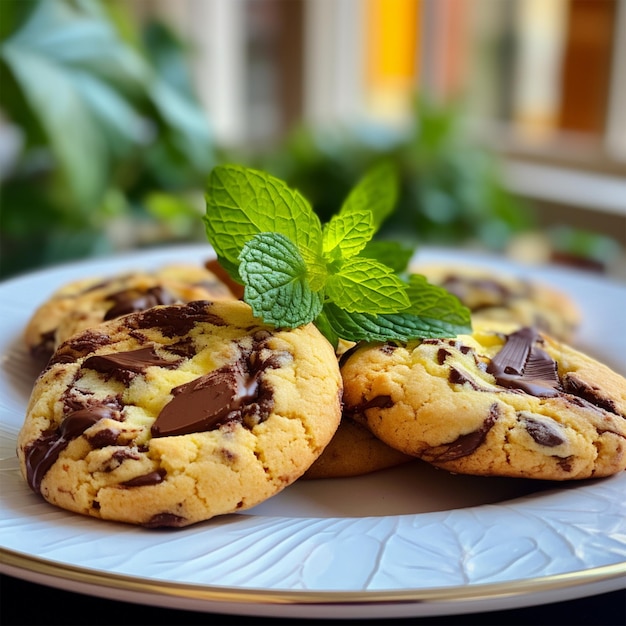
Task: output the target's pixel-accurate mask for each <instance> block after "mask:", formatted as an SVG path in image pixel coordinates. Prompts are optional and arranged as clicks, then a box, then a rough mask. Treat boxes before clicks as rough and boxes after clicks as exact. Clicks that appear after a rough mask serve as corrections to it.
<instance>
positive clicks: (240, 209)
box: [204, 165, 322, 279]
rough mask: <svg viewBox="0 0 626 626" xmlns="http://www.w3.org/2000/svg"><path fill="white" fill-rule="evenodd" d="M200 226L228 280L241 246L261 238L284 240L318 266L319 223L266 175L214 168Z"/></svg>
mask: <svg viewBox="0 0 626 626" xmlns="http://www.w3.org/2000/svg"><path fill="white" fill-rule="evenodd" d="M204 224H205V228H206V234H207V238H208V240H209V243H211V245H212V246H213V248H214V249H215V252H216V254H217V256H218V258H219V259H220V261H221V262H222V263H223V265H224V267H225V268H226V269H227V270H228V271H229V273H231V275H233V271H234V268H235V267H236V266H237V265H238V264H239V254H240V252H241V250H242V248H243V246H244V244H245V243H246V242H247V241H249V240H250V239H251V238H252V237H254V236H255V235H257V234H259V233H263V232H276V233H280V234H282V235H285V236H286V237H287V238H288V239H290V240H291V241H292V242H293V243H294V244H295V245H296V246H297V248H298V250H299V251H300V254H301V255H302V257H303V258H304V260H305V262H306V263H307V264H309V265H311V266H312V267H316V266H321V265H322V261H321V249H322V227H321V224H320V220H319V217H318V216H317V214H316V213H314V211H313V209H312V208H311V206H310V204H309V203H308V202H307V200H306V199H305V198H304V197H303V196H302V195H301V194H300V193H299V192H298V191H295V190H293V189H290V188H289V187H287V185H286V184H285V183H284V182H283V181H281V180H279V179H278V178H274V177H273V176H270V175H269V174H266V173H264V172H260V171H257V170H253V169H249V168H245V167H242V166H239V165H221V166H217V167H215V168H213V170H212V171H211V174H210V176H209V181H208V185H207V192H206V213H205V216H204ZM321 273H322V272H321V270H318V272H317V274H321ZM313 275H314V276H315V275H316V273H315V272H313ZM233 278H235V279H236V278H237V276H236V275H233Z"/></svg>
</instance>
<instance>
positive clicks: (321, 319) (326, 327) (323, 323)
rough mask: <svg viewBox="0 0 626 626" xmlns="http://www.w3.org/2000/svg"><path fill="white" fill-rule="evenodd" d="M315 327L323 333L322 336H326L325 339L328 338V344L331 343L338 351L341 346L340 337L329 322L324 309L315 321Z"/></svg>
mask: <svg viewBox="0 0 626 626" xmlns="http://www.w3.org/2000/svg"><path fill="white" fill-rule="evenodd" d="M315 326H317V329H318V330H319V331H320V332H321V333H322V335H324V337H326V339H327V340H328V343H330V344H331V345H332V346H333V348H335V350H336V349H337V346H338V345H339V339H340V337H339V335H337V333H336V332H335V330H334V329H333V327H332V325H331V324H330V322H329V321H328V318H327V317H326V313H325V311H324V309H322V311H321V313H320V314H319V315H318V316H317V318H316V319H315Z"/></svg>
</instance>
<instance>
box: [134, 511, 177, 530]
mask: <svg viewBox="0 0 626 626" xmlns="http://www.w3.org/2000/svg"><path fill="white" fill-rule="evenodd" d="M185 521H186V520H185V518H184V517H181V516H180V515H174V513H158V514H157V515H153V516H152V517H151V518H150V520H149V521H147V522H146V523H145V524H143V526H144V528H164V527H173V528H177V527H179V526H183V525H184V524H185Z"/></svg>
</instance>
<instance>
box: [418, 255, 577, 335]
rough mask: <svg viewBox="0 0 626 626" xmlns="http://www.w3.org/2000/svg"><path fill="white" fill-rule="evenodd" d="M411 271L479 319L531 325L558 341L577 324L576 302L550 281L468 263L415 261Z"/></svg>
mask: <svg viewBox="0 0 626 626" xmlns="http://www.w3.org/2000/svg"><path fill="white" fill-rule="evenodd" d="M411 271H412V272H414V273H417V274H422V275H424V276H426V278H427V279H428V281H429V282H430V283H432V284H435V285H440V286H441V287H444V288H445V289H447V290H448V291H449V292H450V293H452V294H454V295H455V296H457V298H459V300H460V301H461V302H462V303H463V304H464V305H465V306H466V307H467V308H468V309H470V311H471V313H472V320H473V321H476V322H479V323H480V322H488V323H492V324H493V323H506V324H508V323H511V324H515V325H517V326H519V327H521V326H534V327H536V328H539V329H540V330H542V331H544V332H547V333H548V334H550V335H553V336H554V337H556V338H557V339H560V340H561V341H572V340H573V337H574V335H575V332H576V330H577V328H578V327H579V325H580V321H581V313H580V309H579V307H578V305H577V304H576V302H575V301H574V300H573V299H572V298H571V297H570V296H569V295H568V294H565V293H563V292H561V291H560V290H559V289H557V288H555V287H553V286H552V285H547V284H544V283H540V282H538V281H536V280H531V279H528V278H522V277H518V276H514V275H509V274H506V273H503V272H499V271H498V270H491V269H489V270H487V269H485V268H482V267H473V266H471V265H463V266H462V267H458V266H452V265H446V264H421V265H420V264H415V265H412V266H411Z"/></svg>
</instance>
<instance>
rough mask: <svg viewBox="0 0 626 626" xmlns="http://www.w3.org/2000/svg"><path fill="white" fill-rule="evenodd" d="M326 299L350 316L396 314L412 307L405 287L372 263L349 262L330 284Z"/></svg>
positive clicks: (397, 278) (379, 266)
mask: <svg viewBox="0 0 626 626" xmlns="http://www.w3.org/2000/svg"><path fill="white" fill-rule="evenodd" d="M326 296H327V297H328V298H330V300H332V301H333V302H334V303H335V304H337V305H338V306H340V307H341V308H342V309H345V310H346V311H349V312H356V311H358V312H368V313H374V314H378V313H396V312H398V311H401V310H403V309H406V308H407V307H408V306H409V305H410V300H409V297H408V295H407V293H406V288H405V284H404V283H403V282H402V280H400V278H399V277H398V276H397V275H396V274H395V273H394V271H393V270H392V269H391V268H389V267H387V266H385V265H382V264H381V263H379V262H378V261H374V260H372V259H365V258H362V257H354V258H352V259H348V260H347V261H345V262H344V264H343V265H342V266H341V268H340V269H339V271H337V272H336V273H334V274H331V275H330V276H329V277H328V279H327V282H326Z"/></svg>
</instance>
